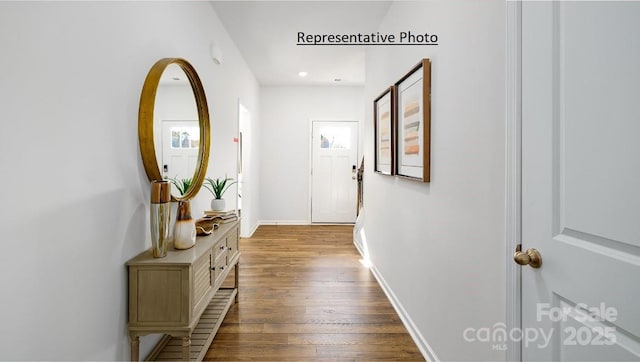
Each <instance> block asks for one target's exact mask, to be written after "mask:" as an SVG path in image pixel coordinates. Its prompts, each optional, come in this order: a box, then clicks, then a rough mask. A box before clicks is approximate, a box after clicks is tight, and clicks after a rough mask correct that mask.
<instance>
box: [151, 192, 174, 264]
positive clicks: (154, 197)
mask: <svg viewBox="0 0 640 362" xmlns="http://www.w3.org/2000/svg"><path fill="white" fill-rule="evenodd" d="M170 220H171V184H170V183H169V181H164V180H162V181H151V251H152V252H153V257H154V258H163V257H165V256H167V250H168V249H169V221H170Z"/></svg>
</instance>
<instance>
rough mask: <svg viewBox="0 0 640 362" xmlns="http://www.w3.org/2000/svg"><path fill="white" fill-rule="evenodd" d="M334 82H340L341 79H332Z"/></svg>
mask: <svg viewBox="0 0 640 362" xmlns="http://www.w3.org/2000/svg"><path fill="white" fill-rule="evenodd" d="M333 81H334V82H342V78H333Z"/></svg>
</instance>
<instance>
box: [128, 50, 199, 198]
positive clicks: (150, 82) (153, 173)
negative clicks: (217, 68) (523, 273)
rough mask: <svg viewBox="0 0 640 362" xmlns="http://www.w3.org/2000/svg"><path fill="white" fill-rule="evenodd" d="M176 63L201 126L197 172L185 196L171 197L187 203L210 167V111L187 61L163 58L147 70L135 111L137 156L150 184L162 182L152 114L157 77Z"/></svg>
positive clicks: (197, 80) (196, 76)
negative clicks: (192, 100)
mask: <svg viewBox="0 0 640 362" xmlns="http://www.w3.org/2000/svg"><path fill="white" fill-rule="evenodd" d="M170 64H176V65H178V66H180V68H181V69H182V70H183V71H184V73H185V74H186V75H187V78H188V79H189V83H190V84H191V89H192V90H193V95H194V96H195V99H196V107H197V108H198V124H199V126H200V146H199V147H198V161H197V164H196V170H195V172H194V174H193V177H192V183H191V186H190V187H189V190H188V191H187V193H186V194H184V195H182V196H175V195H173V194H172V195H171V198H172V199H173V200H176V201H188V200H190V199H192V198H193V197H194V196H195V195H196V194H197V193H198V191H199V190H200V188H201V187H202V182H203V181H204V178H205V174H206V173H207V165H208V164H209V146H210V144H209V143H210V139H209V138H210V136H209V132H210V126H209V108H208V107H207V98H206V96H205V93H204V88H203V87H202V83H201V82H200V77H198V73H197V72H196V70H195V69H194V68H193V66H192V65H191V64H189V62H187V61H186V60H184V59H182V58H164V59H160V60H158V61H157V62H156V63H155V64H154V65H153V66H152V67H151V69H150V70H149V74H147V78H146V79H145V80H144V86H143V87H142V94H141V95H140V108H139V111H138V141H139V142H140V154H141V155H142V163H143V164H144V170H145V171H146V173H147V177H149V181H154V180H162V175H161V174H160V167H159V166H158V160H157V159H156V150H155V143H154V139H153V122H154V119H153V115H154V109H155V103H156V93H157V91H158V85H159V83H160V77H161V76H162V73H163V72H164V70H165V69H166V68H167V67H168V66H169V65H170Z"/></svg>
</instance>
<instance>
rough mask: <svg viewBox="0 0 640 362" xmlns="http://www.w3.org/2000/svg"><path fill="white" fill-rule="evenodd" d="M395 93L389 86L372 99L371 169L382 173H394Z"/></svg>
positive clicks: (392, 87)
mask: <svg viewBox="0 0 640 362" xmlns="http://www.w3.org/2000/svg"><path fill="white" fill-rule="evenodd" d="M395 93H396V92H395V86H391V87H389V88H387V89H386V90H385V91H384V92H382V94H380V95H379V96H378V97H377V98H376V99H375V100H374V101H373V134H374V159H373V170H374V171H375V172H376V173H379V174H382V175H394V174H395V159H396V157H395V150H396V145H395V139H396V137H395V117H396V110H395V104H396V94H395Z"/></svg>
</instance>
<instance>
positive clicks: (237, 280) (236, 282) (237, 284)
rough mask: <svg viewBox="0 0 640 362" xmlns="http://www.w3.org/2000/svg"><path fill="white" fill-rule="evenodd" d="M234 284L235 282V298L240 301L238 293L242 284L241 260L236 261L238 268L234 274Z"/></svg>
mask: <svg viewBox="0 0 640 362" xmlns="http://www.w3.org/2000/svg"><path fill="white" fill-rule="evenodd" d="M234 279H235V280H234V284H235V288H236V298H235V302H236V303H238V295H239V294H240V288H238V286H239V285H240V283H239V280H240V262H237V263H236V270H235V276H234Z"/></svg>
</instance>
